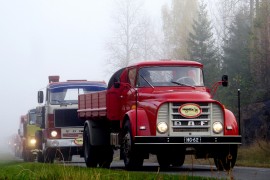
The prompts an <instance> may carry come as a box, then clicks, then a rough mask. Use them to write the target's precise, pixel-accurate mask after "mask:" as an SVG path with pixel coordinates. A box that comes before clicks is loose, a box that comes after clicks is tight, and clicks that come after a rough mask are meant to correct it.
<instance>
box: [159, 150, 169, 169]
mask: <svg viewBox="0 0 270 180" xmlns="http://www.w3.org/2000/svg"><path fill="white" fill-rule="evenodd" d="M157 160H158V163H159V166H160V168H162V169H167V168H169V167H170V164H171V160H170V158H169V157H168V154H167V153H158V154H157Z"/></svg>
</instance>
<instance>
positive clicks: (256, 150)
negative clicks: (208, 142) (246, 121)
mask: <svg viewBox="0 0 270 180" xmlns="http://www.w3.org/2000/svg"><path fill="white" fill-rule="evenodd" d="M185 164H197V165H198V164H199V165H210V166H212V167H213V168H215V163H214V160H213V158H209V159H195V158H194V156H193V155H187V156H186V159H185ZM236 166H246V167H264V168H270V142H267V141H256V142H254V143H253V144H251V145H250V146H239V148H238V155H237V160H236Z"/></svg>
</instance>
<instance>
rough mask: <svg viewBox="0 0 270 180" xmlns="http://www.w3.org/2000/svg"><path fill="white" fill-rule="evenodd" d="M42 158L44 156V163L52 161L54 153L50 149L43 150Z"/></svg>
mask: <svg viewBox="0 0 270 180" xmlns="http://www.w3.org/2000/svg"><path fill="white" fill-rule="evenodd" d="M43 158H44V162H45V163H53V162H54V158H55V153H53V152H52V151H50V150H48V149H47V150H45V152H44V153H43Z"/></svg>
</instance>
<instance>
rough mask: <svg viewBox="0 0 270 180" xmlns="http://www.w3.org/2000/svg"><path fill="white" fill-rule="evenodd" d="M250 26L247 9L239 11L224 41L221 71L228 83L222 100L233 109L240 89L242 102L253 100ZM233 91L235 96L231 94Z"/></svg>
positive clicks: (246, 102)
mask: <svg viewBox="0 0 270 180" xmlns="http://www.w3.org/2000/svg"><path fill="white" fill-rule="evenodd" d="M250 32H251V26H250V21H249V12H248V10H245V11H239V12H238V14H237V15H236V16H235V19H234V21H233V23H232V24H231V26H230V31H229V37H228V39H227V41H226V44H225V46H224V47H223V49H224V58H223V61H224V65H223V72H224V73H225V74H228V76H229V77H230V85H229V87H228V89H227V90H226V92H225V93H224V99H223V100H224V101H225V102H227V104H228V106H229V107H231V109H235V106H236V105H237V103H236V102H235V101H236V98H235V97H236V92H237V89H241V92H242V96H243V97H246V98H242V104H243V105H245V104H248V103H250V102H251V101H253V100H254V99H253V98H254V96H250V94H252V87H253V81H252V76H251V73H250V66H249V56H250V47H249V43H250V41H249V39H250V38H249V36H250ZM232 92H234V93H235V96H234V95H233V94H234V93H232Z"/></svg>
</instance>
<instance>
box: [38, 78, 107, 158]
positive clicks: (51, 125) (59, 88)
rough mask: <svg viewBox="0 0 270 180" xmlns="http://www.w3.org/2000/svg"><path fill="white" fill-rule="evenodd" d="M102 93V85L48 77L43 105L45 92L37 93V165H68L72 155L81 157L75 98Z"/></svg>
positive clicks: (79, 121) (81, 133)
mask: <svg viewBox="0 0 270 180" xmlns="http://www.w3.org/2000/svg"><path fill="white" fill-rule="evenodd" d="M105 89H106V84H105V82H95V81H86V80H68V81H66V82H60V81H59V76H49V84H48V85H47V87H46V89H45V95H46V96H45V102H44V103H43V101H44V92H43V91H39V92H38V102H39V103H40V104H41V105H40V106H38V107H37V123H38V124H39V126H40V128H41V130H39V131H37V132H36V138H37V147H38V149H39V153H38V156H37V160H38V162H53V161H54V159H55V158H57V159H60V160H64V161H70V160H71V158H72V155H78V154H81V153H82V136H83V121H81V120H79V119H78V116H77V109H78V95H79V94H84V93H89V92H95V91H101V90H105ZM42 103H43V104H42Z"/></svg>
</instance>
